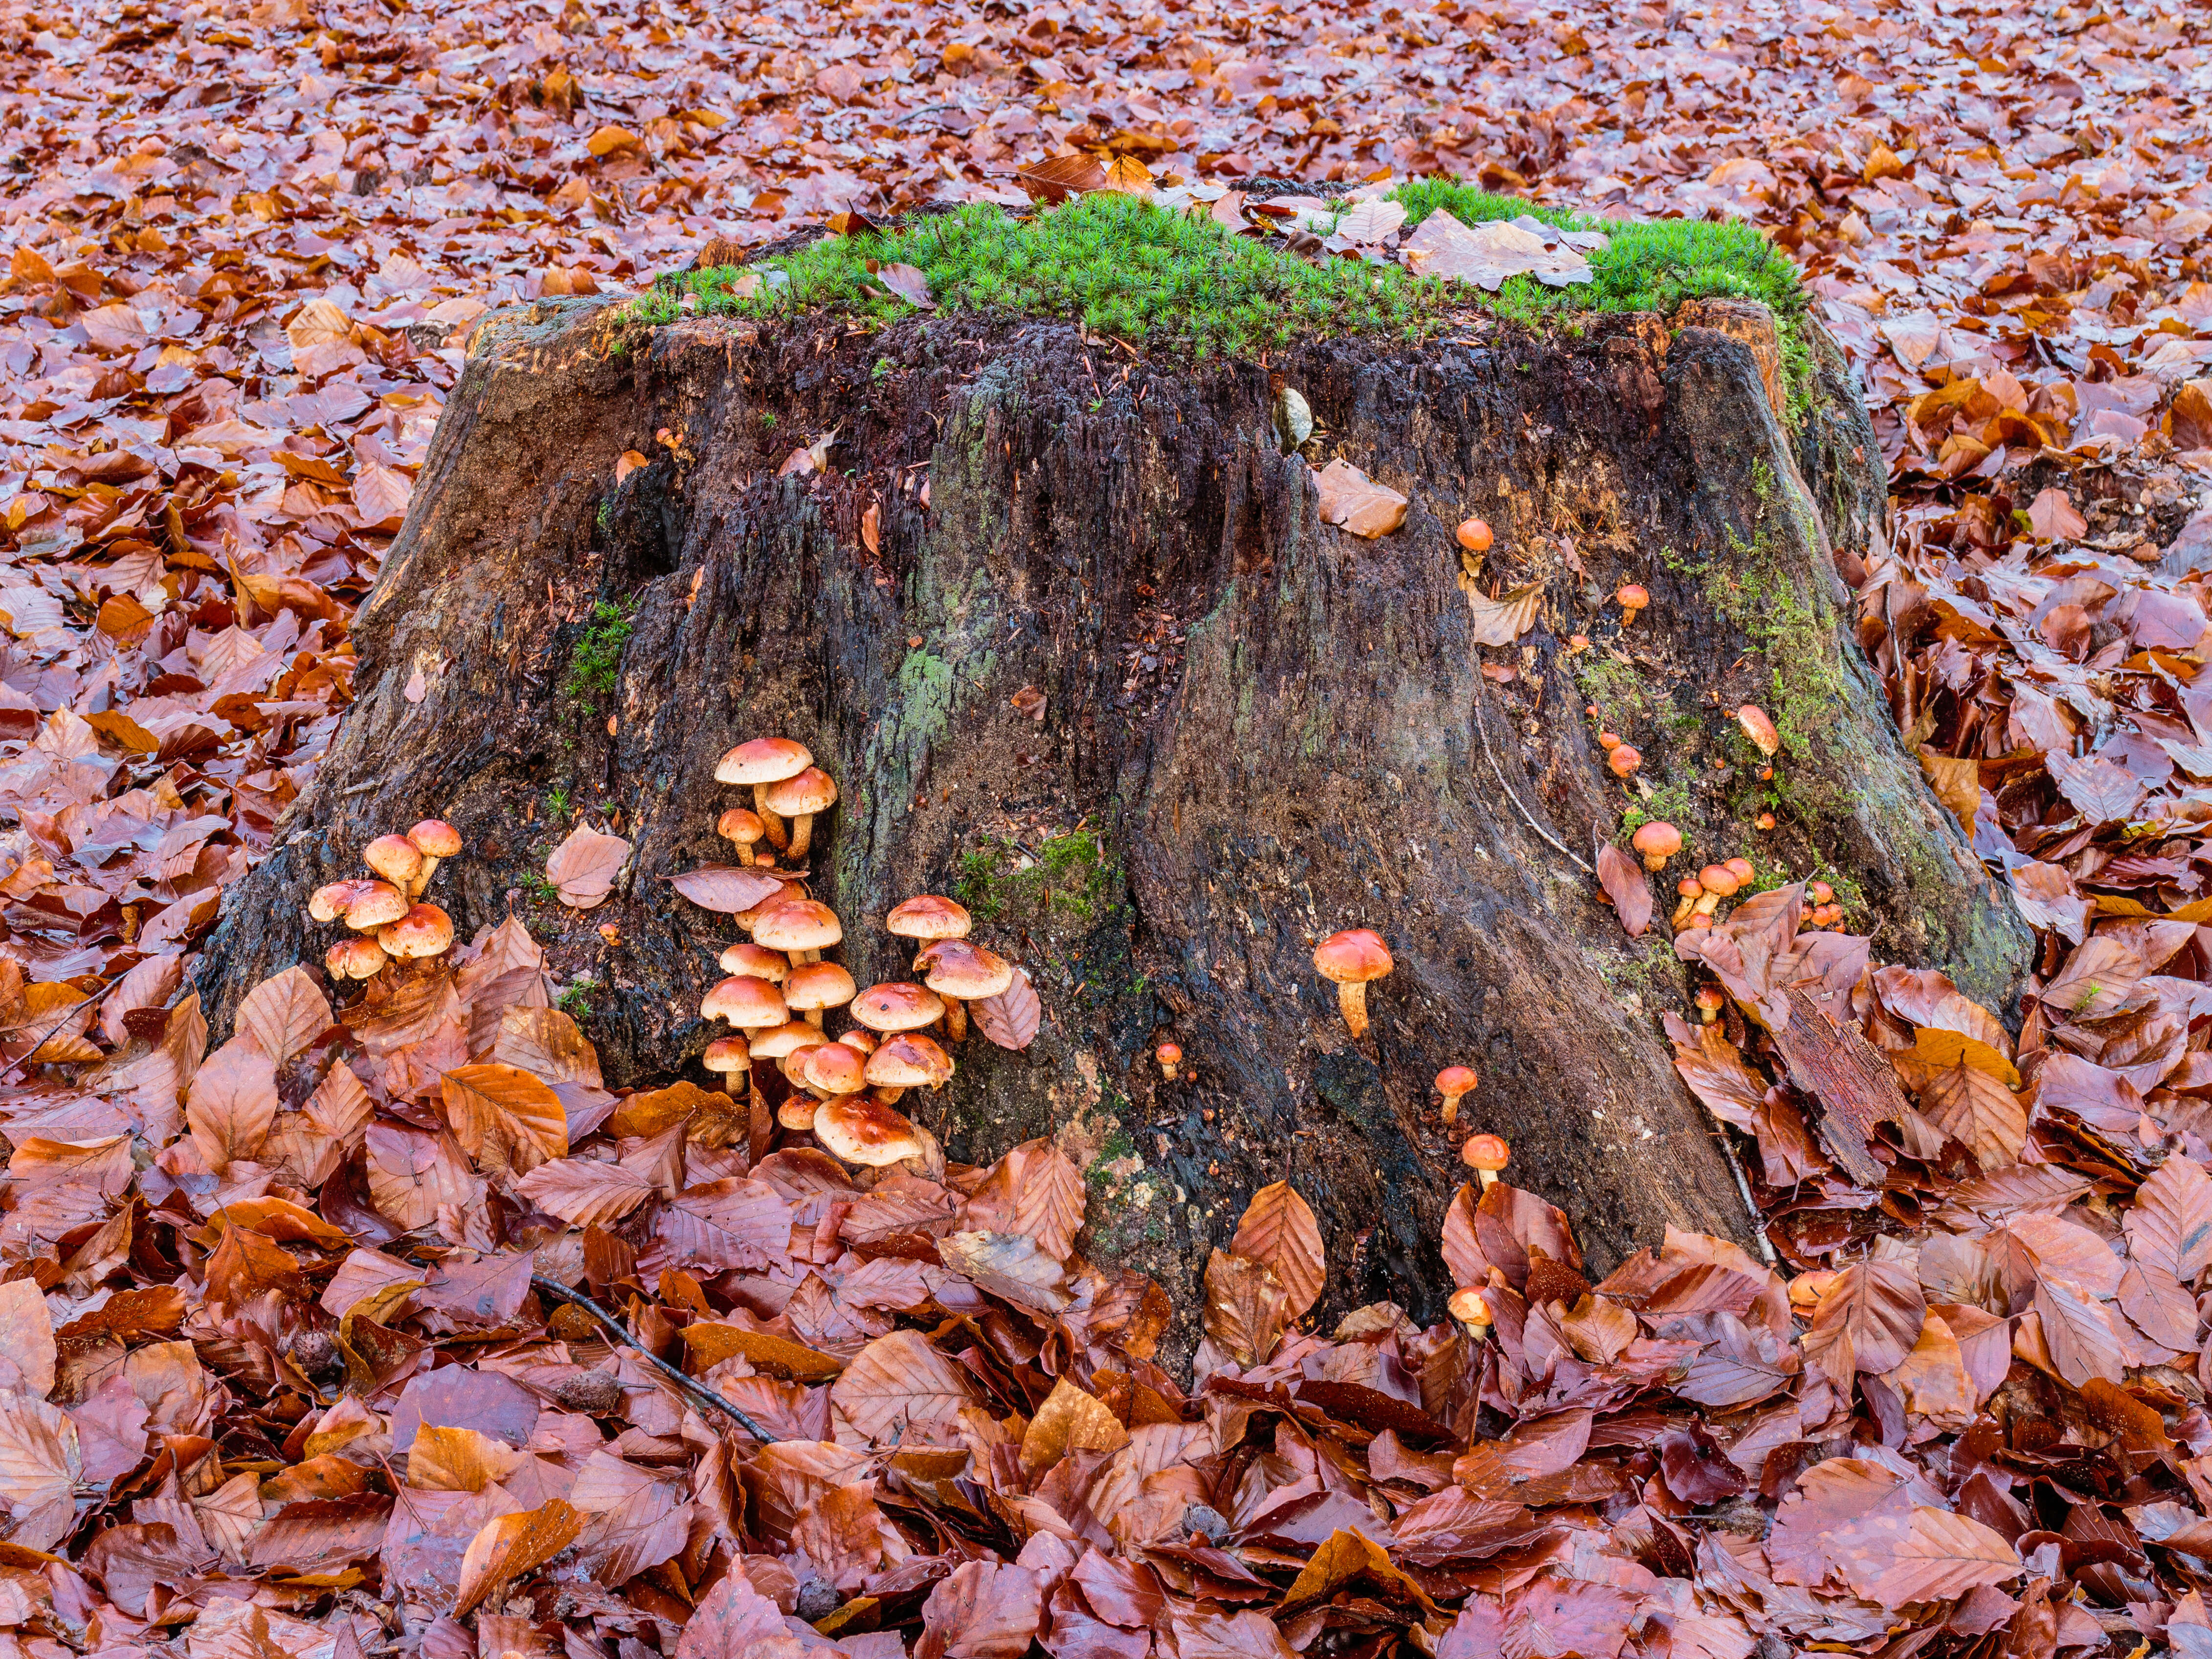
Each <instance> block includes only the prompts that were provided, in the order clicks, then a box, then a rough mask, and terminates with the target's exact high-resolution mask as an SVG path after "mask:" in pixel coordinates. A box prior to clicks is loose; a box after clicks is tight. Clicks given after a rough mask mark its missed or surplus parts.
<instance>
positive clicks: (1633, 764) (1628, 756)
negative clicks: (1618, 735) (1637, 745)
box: [1605, 743, 1644, 778]
mask: <svg viewBox="0 0 2212 1659" xmlns="http://www.w3.org/2000/svg"><path fill="white" fill-rule="evenodd" d="M1605 763H1606V766H1607V769H1608V770H1610V771H1611V772H1612V774H1613V776H1615V777H1616V778H1626V777H1629V776H1631V775H1633V774H1634V773H1635V771H1636V769H1637V768H1638V767H1639V766H1641V765H1643V764H1644V757H1643V756H1642V755H1641V754H1640V753H1638V751H1637V750H1635V749H1634V748H1633V747H1632V746H1631V745H1630V744H1625V743H1617V744H1613V750H1612V752H1611V753H1609V754H1607V756H1606V757H1605Z"/></svg>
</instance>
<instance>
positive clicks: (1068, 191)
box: [1014, 151, 1106, 203]
mask: <svg viewBox="0 0 2212 1659" xmlns="http://www.w3.org/2000/svg"><path fill="white" fill-rule="evenodd" d="M1014 180H1015V182H1016V183H1017V184H1018V185H1021V187H1022V188H1023V189H1024V190H1025V191H1028V192H1029V193H1030V200H1031V201H1036V202H1054V203H1057V202H1065V201H1066V200H1067V199H1068V197H1071V196H1082V195H1086V194H1088V193H1089V192H1091V191H1094V190H1103V189H1105V188H1106V164H1105V163H1104V162H1103V161H1100V160H1099V159H1098V158H1097V156H1096V155H1091V154H1090V153H1089V152H1087V151H1082V152H1079V153H1077V154H1075V155H1054V156H1052V157H1050V158H1049V159H1048V160H1046V161H1038V162H1036V163H1034V164H1033V165H1031V166H1029V167H1022V168H1019V169H1018V170H1017V171H1016V172H1015V173H1014Z"/></svg>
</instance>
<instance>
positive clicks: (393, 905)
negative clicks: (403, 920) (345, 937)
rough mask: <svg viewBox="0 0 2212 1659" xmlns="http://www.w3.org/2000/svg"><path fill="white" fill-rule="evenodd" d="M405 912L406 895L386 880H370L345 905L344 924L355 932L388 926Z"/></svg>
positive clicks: (371, 931)
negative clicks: (351, 900)
mask: <svg viewBox="0 0 2212 1659" xmlns="http://www.w3.org/2000/svg"><path fill="white" fill-rule="evenodd" d="M406 914H407V896H406V895H405V894H404V893H403V892H401V891H400V890H398V888H397V887H394V886H393V885H392V884H391V883H390V882H388V881H372V882H368V883H367V884H364V887H363V890H362V891H361V892H359V893H357V894H356V895H355V896H354V899H353V902H351V903H350V904H349V905H347V906H346V913H345V921H346V926H347V927H350V928H352V929H353V930H354V932H356V933H374V932H375V931H376V930H377V929H378V928H380V927H390V926H392V923H393V922H395V921H398V920H399V918H400V917H402V916H404V915H406Z"/></svg>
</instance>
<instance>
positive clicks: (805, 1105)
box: [775, 1095, 816, 1134]
mask: <svg viewBox="0 0 2212 1659" xmlns="http://www.w3.org/2000/svg"><path fill="white" fill-rule="evenodd" d="M815 1105H816V1102H815V1099H814V1097H813V1096H812V1095H793V1096H792V1097H791V1098H790V1099H788V1100H787V1101H785V1102H784V1103H783V1104H782V1105H781V1106H779V1107H777V1108H776V1109H775V1121H777V1122H778V1123H781V1125H782V1126H783V1127H785V1128H787V1129H795V1130H797V1131H798V1132H799V1133H801V1134H804V1133H806V1132H807V1131H808V1130H810V1129H811V1128H812V1127H814V1109H815Z"/></svg>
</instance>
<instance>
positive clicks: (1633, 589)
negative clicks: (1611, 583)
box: [1613, 582, 1651, 628]
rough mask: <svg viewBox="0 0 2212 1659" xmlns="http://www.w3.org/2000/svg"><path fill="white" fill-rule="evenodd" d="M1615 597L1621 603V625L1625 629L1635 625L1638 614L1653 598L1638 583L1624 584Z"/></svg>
mask: <svg viewBox="0 0 2212 1659" xmlns="http://www.w3.org/2000/svg"><path fill="white" fill-rule="evenodd" d="M1613 598H1614V599H1618V600H1620V625H1621V626H1622V627H1623V628H1626V627H1627V626H1628V625H1629V624H1630V623H1633V622H1634V621H1635V620H1636V613H1637V612H1638V611H1641V610H1643V609H1644V607H1645V606H1646V605H1650V603H1651V596H1650V594H1649V593H1647V592H1644V589H1643V587H1642V586H1641V585H1639V584H1638V583H1636V582H1623V583H1622V584H1621V585H1620V587H1619V588H1618V589H1616V590H1615V591H1614V593H1613Z"/></svg>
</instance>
